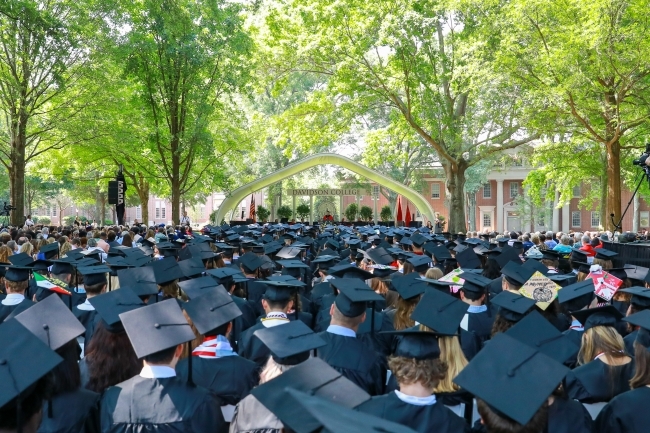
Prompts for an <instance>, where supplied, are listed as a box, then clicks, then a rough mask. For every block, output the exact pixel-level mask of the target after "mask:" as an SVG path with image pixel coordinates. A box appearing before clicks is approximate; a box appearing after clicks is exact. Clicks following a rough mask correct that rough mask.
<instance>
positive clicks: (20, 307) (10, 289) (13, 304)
mask: <svg viewBox="0 0 650 433" xmlns="http://www.w3.org/2000/svg"><path fill="white" fill-rule="evenodd" d="M3 267H5V268H6V271H5V278H4V282H5V290H6V291H7V295H6V296H4V297H3V299H2V301H0V322H3V321H4V320H5V319H6V318H7V317H9V316H15V315H16V314H18V313H20V312H22V311H25V310H26V309H28V308H29V307H31V306H32V305H34V302H32V301H31V300H29V299H27V298H25V290H27V286H28V284H29V268H27V267H22V266H8V265H3Z"/></svg>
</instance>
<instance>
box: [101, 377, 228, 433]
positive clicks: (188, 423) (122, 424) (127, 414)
mask: <svg viewBox="0 0 650 433" xmlns="http://www.w3.org/2000/svg"><path fill="white" fill-rule="evenodd" d="M220 406H221V402H220V401H219V399H218V398H217V397H216V396H214V394H212V393H211V392H210V391H208V390H206V389H205V388H203V387H199V386H190V385H188V384H187V383H186V382H185V381H183V380H181V379H179V378H178V377H170V378H164V379H147V378H143V377H141V376H140V375H138V376H135V377H132V378H131V379H129V380H127V381H124V382H122V383H120V384H118V385H116V386H112V387H110V388H108V389H107V390H106V392H104V395H103V396H102V398H101V402H100V408H101V431H102V433H134V432H140V433H144V432H155V433H181V432H182V433H196V432H221V431H225V429H226V423H225V421H224V419H223V415H222V414H221V410H219V407H220Z"/></svg>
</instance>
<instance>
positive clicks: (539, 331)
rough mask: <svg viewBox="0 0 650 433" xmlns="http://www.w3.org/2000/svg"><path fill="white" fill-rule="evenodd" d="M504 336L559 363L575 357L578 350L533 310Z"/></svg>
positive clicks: (569, 340) (568, 339)
mask: <svg viewBox="0 0 650 433" xmlns="http://www.w3.org/2000/svg"><path fill="white" fill-rule="evenodd" d="M506 334H507V335H509V336H511V337H513V338H516V339H517V340H519V341H520V342H522V343H524V344H525V345H527V346H530V347H532V348H533V349H537V350H539V351H540V352H542V353H544V354H546V355H547V356H549V357H550V358H553V359H554V360H556V361H557V362H560V363H564V362H565V361H566V360H568V359H571V358H573V357H575V356H576V355H577V354H578V351H579V350H580V347H578V346H577V345H576V344H575V343H574V342H573V341H571V339H570V338H568V337H567V336H566V335H564V334H562V333H561V332H560V331H558V329H557V328H556V327H555V326H553V325H552V324H551V322H549V321H548V320H547V319H545V318H544V316H542V315H541V314H540V313H539V312H537V311H535V310H533V311H531V312H530V313H529V314H528V315H526V317H524V318H523V319H521V320H520V321H519V322H517V324H515V325H514V326H513V327H512V328H510V329H508V330H507V331H506Z"/></svg>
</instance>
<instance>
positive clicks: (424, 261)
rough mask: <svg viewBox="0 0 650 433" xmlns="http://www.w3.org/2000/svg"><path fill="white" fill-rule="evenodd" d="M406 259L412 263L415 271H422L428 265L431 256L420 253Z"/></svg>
mask: <svg viewBox="0 0 650 433" xmlns="http://www.w3.org/2000/svg"><path fill="white" fill-rule="evenodd" d="M406 261H407V262H409V263H410V264H412V265H413V268H415V270H416V272H423V271H425V270H426V269H427V268H428V267H429V264H430V263H431V258H430V257H429V256H425V255H422V256H415V257H409V258H408V259H406Z"/></svg>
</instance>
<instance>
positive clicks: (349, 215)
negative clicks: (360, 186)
mask: <svg viewBox="0 0 650 433" xmlns="http://www.w3.org/2000/svg"><path fill="white" fill-rule="evenodd" d="M358 213H359V206H357V204H356V203H350V204H349V205H348V207H346V208H345V218H346V219H347V220H348V221H355V220H356V219H357V214H358Z"/></svg>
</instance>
